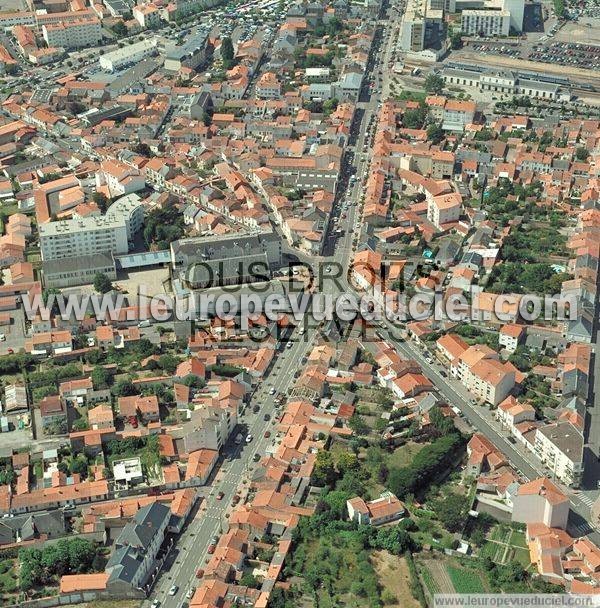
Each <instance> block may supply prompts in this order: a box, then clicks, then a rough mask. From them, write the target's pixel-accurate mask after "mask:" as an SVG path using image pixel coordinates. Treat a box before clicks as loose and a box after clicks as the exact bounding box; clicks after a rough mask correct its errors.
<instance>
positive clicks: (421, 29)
mask: <svg viewBox="0 0 600 608" xmlns="http://www.w3.org/2000/svg"><path fill="white" fill-rule="evenodd" d="M440 6H441V3H439V2H435V1H432V2H430V0H408V2H407V4H406V10H405V11H404V15H403V17H402V23H401V25H400V45H401V47H402V50H404V51H409V52H413V53H419V52H421V51H423V50H425V49H426V48H427V38H428V31H427V30H428V29H429V30H433V29H434V28H436V27H439V26H440V25H441V24H442V23H443V20H444V9H443V8H439V7H440Z"/></svg>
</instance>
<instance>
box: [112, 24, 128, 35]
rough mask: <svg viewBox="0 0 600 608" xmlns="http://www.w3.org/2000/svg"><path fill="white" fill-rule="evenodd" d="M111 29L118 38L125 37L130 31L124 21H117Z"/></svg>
mask: <svg viewBox="0 0 600 608" xmlns="http://www.w3.org/2000/svg"><path fill="white" fill-rule="evenodd" d="M111 29H112V31H113V32H114V33H115V34H116V35H117V38H124V37H125V36H127V34H128V33H129V30H128V29H127V26H126V25H125V24H124V23H123V22H122V21H117V22H116V23H115V24H114V25H113V26H112V28H111Z"/></svg>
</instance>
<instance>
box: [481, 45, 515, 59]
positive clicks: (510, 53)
mask: <svg viewBox="0 0 600 608" xmlns="http://www.w3.org/2000/svg"><path fill="white" fill-rule="evenodd" d="M469 50H472V51H476V52H478V53H482V54H483V55H488V54H489V55H505V56H506V57H520V56H521V52H522V50H521V47H520V46H518V45H514V46H513V45H503V44H490V43H481V44H479V43H477V44H470V45H469Z"/></svg>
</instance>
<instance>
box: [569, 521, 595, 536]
mask: <svg viewBox="0 0 600 608" xmlns="http://www.w3.org/2000/svg"><path fill="white" fill-rule="evenodd" d="M569 531H570V532H571V534H572V536H574V537H575V538H579V537H580V536H587V535H588V534H589V533H590V532H593V529H592V527H591V526H590V525H589V524H585V523H584V524H577V525H576V526H573V525H571V526H569Z"/></svg>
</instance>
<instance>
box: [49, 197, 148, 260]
mask: <svg viewBox="0 0 600 608" xmlns="http://www.w3.org/2000/svg"><path fill="white" fill-rule="evenodd" d="M134 196H135V198H133V197H134ZM136 199H137V200H136ZM143 217H144V209H143V205H142V204H141V202H140V199H139V197H137V195H130V196H129V197H125V200H122V201H121V200H119V201H117V202H115V203H114V204H113V205H111V206H110V208H109V209H108V211H107V212H106V215H104V216H87V217H74V218H72V219H69V220H62V221H59V222H48V223H46V224H41V225H40V226H39V233H40V249H41V253H42V261H44V262H47V261H49V260H57V259H60V258H73V257H80V256H86V255H97V254H99V253H107V252H111V253H115V254H117V255H118V254H123V253H127V251H128V250H129V241H130V240H131V239H132V237H133V235H134V234H135V233H136V232H137V231H138V230H139V229H140V228H141V227H142V223H143Z"/></svg>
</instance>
